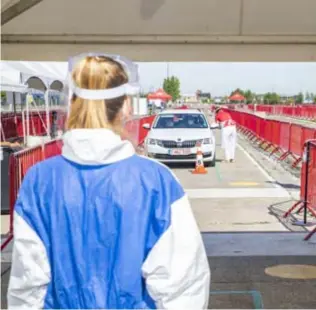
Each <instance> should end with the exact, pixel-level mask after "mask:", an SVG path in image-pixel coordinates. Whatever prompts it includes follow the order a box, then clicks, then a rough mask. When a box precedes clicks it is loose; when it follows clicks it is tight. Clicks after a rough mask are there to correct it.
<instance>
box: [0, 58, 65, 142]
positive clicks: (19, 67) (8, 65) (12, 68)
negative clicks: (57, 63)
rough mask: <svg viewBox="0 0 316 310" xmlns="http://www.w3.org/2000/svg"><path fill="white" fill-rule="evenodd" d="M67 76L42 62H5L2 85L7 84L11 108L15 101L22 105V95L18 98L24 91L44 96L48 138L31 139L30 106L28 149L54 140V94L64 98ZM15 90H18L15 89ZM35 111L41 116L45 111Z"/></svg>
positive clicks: (25, 114)
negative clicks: (52, 123) (52, 110)
mask: <svg viewBox="0 0 316 310" xmlns="http://www.w3.org/2000/svg"><path fill="white" fill-rule="evenodd" d="M65 76H66V74H64V72H60V71H55V70H53V69H51V68H50V67H49V66H47V65H45V64H44V65H43V64H42V63H39V62H19V61H5V62H4V61H1V79H2V81H6V82H5V83H1V89H2V90H4V91H7V101H8V103H9V107H10V106H11V107H12V106H13V103H14V99H15V100H16V101H15V102H16V103H17V102H21V101H22V99H21V94H16V92H17V91H19V90H20V89H23V92H28V93H30V94H32V93H36V92H38V91H40V92H42V93H43V95H44V99H45V112H46V117H45V118H46V120H45V119H43V118H42V117H40V118H41V121H42V122H43V124H45V127H46V135H45V136H31V135H30V128H29V127H30V125H31V124H30V121H31V120H30V103H29V102H27V103H26V110H25V111H23V112H22V113H23V119H24V128H25V130H24V142H25V144H26V146H29V147H32V146H35V145H40V144H43V143H45V142H47V141H49V140H50V133H51V130H50V129H51V124H50V92H52V93H54V94H57V93H60V94H62V90H63V87H64V83H63V80H64V77H65ZM9 80H11V83H8V81H9ZM13 86H14V87H15V88H13ZM51 86H53V88H54V90H51V89H50V87H51ZM32 88H35V89H32ZM19 92H20V91H19ZM35 108H36V110H37V111H38V113H39V115H40V110H41V108H40V107H38V106H36V105H35ZM31 122H32V121H31Z"/></svg>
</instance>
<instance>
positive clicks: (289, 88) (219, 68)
mask: <svg viewBox="0 0 316 310" xmlns="http://www.w3.org/2000/svg"><path fill="white" fill-rule="evenodd" d="M139 66H140V79H141V85H142V88H143V89H144V91H148V90H150V89H151V88H153V89H155V88H157V87H159V86H162V82H163V79H164V78H165V77H166V76H167V63H140V64H139ZM169 75H176V76H177V77H179V79H180V82H181V90H182V92H183V93H194V92H195V91H196V90H197V89H201V90H202V91H205V92H210V93H211V94H212V96H221V95H226V94H228V93H230V92H231V91H232V90H234V89H236V88H237V87H239V88H242V89H250V90H252V91H254V92H256V93H265V92H269V91H275V92H277V93H280V94H282V95H294V94H297V93H298V92H300V91H302V92H304V93H305V92H307V91H308V92H313V93H316V62H312V63H236V62H235V63H221V62H218V63H203V62H199V63H169Z"/></svg>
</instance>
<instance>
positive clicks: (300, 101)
mask: <svg viewBox="0 0 316 310" xmlns="http://www.w3.org/2000/svg"><path fill="white" fill-rule="evenodd" d="M303 101H304V96H303V93H302V92H300V93H299V94H298V95H297V96H296V102H297V103H303Z"/></svg>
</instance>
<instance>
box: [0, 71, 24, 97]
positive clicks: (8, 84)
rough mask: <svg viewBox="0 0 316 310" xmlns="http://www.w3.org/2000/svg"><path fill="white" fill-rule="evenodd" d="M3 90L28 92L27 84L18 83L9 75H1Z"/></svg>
mask: <svg viewBox="0 0 316 310" xmlns="http://www.w3.org/2000/svg"><path fill="white" fill-rule="evenodd" d="M0 88H1V91H9V92H16V93H25V92H27V86H26V85H23V84H19V83H16V82H15V81H14V80H11V79H10V78H8V77H5V76H2V75H1V83H0Z"/></svg>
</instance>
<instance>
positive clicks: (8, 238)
mask: <svg viewBox="0 0 316 310" xmlns="http://www.w3.org/2000/svg"><path fill="white" fill-rule="evenodd" d="M12 239H13V234H11V233H10V234H9V235H8V237H7V239H6V240H5V241H4V242H3V243H2V244H1V251H2V250H3V249H5V248H6V246H7V245H8V244H9V243H10V242H11V241H12Z"/></svg>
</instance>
